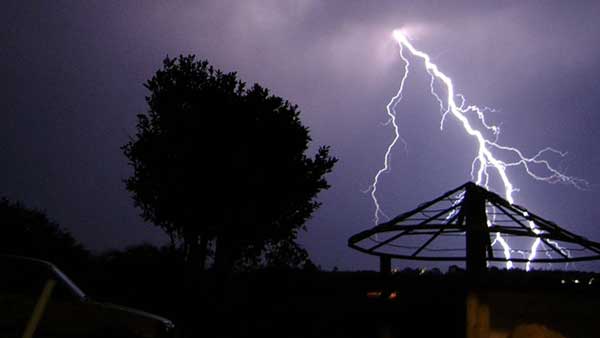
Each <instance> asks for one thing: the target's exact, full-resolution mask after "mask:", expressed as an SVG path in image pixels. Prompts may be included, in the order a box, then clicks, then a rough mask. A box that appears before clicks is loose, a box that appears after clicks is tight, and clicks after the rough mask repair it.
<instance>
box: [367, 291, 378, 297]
mask: <svg viewBox="0 0 600 338" xmlns="http://www.w3.org/2000/svg"><path fill="white" fill-rule="evenodd" d="M379 297H381V291H369V292H367V298H379Z"/></svg>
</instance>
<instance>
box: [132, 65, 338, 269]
mask: <svg viewBox="0 0 600 338" xmlns="http://www.w3.org/2000/svg"><path fill="white" fill-rule="evenodd" d="M145 87H146V88H147V89H148V90H149V92H150V95H149V96H147V97H146V101H147V104H148V111H147V113H144V114H139V115H138V123H137V133H136V135H135V136H134V137H132V138H131V139H130V141H129V142H128V143H127V144H125V145H124V146H123V148H122V150H123V151H124V154H125V156H126V157H127V158H128V159H129V162H130V164H131V166H132V167H133V175H132V176H131V177H129V178H128V179H126V186H127V189H128V190H129V191H130V192H131V193H132V195H133V198H134V201H135V204H136V206H138V207H139V208H140V209H141V211H142V216H143V217H144V219H145V220H147V221H150V222H152V223H154V224H156V225H158V226H160V227H161V228H163V229H164V230H165V231H166V232H167V233H168V234H169V235H170V236H171V238H172V239H173V240H175V241H178V242H180V243H182V244H183V247H184V248H185V250H184V251H185V252H186V253H187V255H188V256H194V255H195V253H194V250H195V248H198V249H199V252H200V253H199V254H198V257H199V258H198V259H199V260H200V261H201V262H204V259H205V257H206V252H207V249H208V246H209V245H210V243H211V242H212V241H213V240H214V239H218V240H219V242H222V243H227V244H225V245H223V244H219V245H220V246H221V247H228V250H227V251H228V253H229V254H230V255H231V257H232V259H236V260H237V261H238V262H245V263H246V264H256V263H257V262H258V263H260V262H262V263H265V262H266V263H269V261H273V262H277V264H280V261H278V260H280V259H281V258H280V256H281V255H284V254H285V255H288V256H289V257H295V260H300V261H302V260H303V258H302V257H304V259H305V258H306V257H307V256H306V252H305V251H303V250H302V249H301V248H300V247H298V246H297V245H296V244H295V239H296V236H297V234H298V231H299V230H301V229H306V225H305V222H306V221H307V219H308V218H309V217H310V216H311V215H312V213H313V212H314V211H315V210H316V209H317V208H318V207H319V205H320V204H319V202H318V201H317V200H316V196H317V194H318V193H319V192H320V191H322V190H324V189H327V188H329V184H328V183H327V181H326V179H325V175H326V174H327V173H329V172H330V171H331V170H332V168H333V166H334V164H335V162H336V159H335V158H334V157H332V156H330V154H329V147H327V146H321V147H319V148H318V150H317V151H316V154H315V155H314V157H310V156H307V155H306V152H307V151H308V148H309V143H310V141H311V138H310V135H309V130H308V128H307V127H305V126H304V125H302V123H301V120H300V111H299V109H298V107H297V106H296V105H293V104H291V103H290V102H288V101H287V100H284V99H283V98H280V97H278V96H275V95H272V94H271V93H270V92H269V90H267V89H266V88H263V87H261V86H260V85H258V84H254V85H253V86H251V87H250V88H247V87H246V84H245V83H244V82H242V81H241V80H240V79H239V78H238V76H237V74H236V73H223V72H221V71H219V70H217V69H215V68H213V67H212V66H210V65H209V64H208V62H207V61H198V60H196V59H195V57H194V56H193V55H190V56H180V57H178V58H174V59H171V58H168V57H167V58H166V59H165V60H164V62H163V67H162V69H159V70H158V71H157V72H156V73H155V74H154V76H153V77H152V78H151V79H150V80H149V81H147V83H146V84H145ZM290 250H291V251H290ZM217 251H219V248H217ZM292 251H293V252H294V254H290V253H291V252H292ZM217 256H218V253H217ZM296 263H297V262H296ZM296 263H294V264H296Z"/></svg>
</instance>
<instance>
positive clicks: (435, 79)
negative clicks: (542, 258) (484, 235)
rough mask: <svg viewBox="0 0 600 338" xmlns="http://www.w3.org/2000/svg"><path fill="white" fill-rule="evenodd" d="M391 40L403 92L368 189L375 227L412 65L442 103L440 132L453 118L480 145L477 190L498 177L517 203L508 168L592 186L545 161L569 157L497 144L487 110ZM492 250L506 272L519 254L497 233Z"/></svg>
mask: <svg viewBox="0 0 600 338" xmlns="http://www.w3.org/2000/svg"><path fill="white" fill-rule="evenodd" d="M393 37H394V39H395V41H396V42H397V43H398V47H399V55H400V58H401V59H402V61H403V62H404V73H403V75H402V79H401V81H400V87H399V89H398V91H397V93H396V95H394V96H393V97H392V98H391V100H390V101H389V103H388V104H387V106H386V112H387V115H388V117H389V121H388V125H391V126H392V128H393V131H394V138H393V140H392V142H391V143H390V144H389V145H388V146H387V148H386V152H385V155H384V160H383V166H382V167H381V169H380V170H379V171H377V173H376V174H375V176H374V177H373V181H372V184H371V186H370V194H371V198H372V200H373V204H374V206H375V211H374V215H373V216H374V222H375V224H379V223H380V220H381V217H384V218H387V216H386V215H385V213H384V212H383V211H382V209H381V205H380V202H379V200H378V194H377V193H378V191H377V188H378V184H379V182H380V181H381V179H382V175H383V174H384V173H386V172H388V171H389V170H390V165H389V164H390V157H391V156H392V151H393V150H394V146H395V145H396V144H397V143H398V141H399V140H402V139H401V137H400V133H399V130H398V123H399V122H398V119H399V116H398V114H397V111H396V108H397V106H398V104H399V103H400V101H401V100H402V95H403V91H404V88H405V84H406V80H407V79H408V77H409V72H410V71H411V67H412V66H413V64H416V65H417V66H422V67H423V68H424V70H425V71H426V72H427V73H428V74H429V76H430V77H431V81H430V91H431V95H432V96H433V98H434V99H435V100H437V102H438V103H439V106H440V109H441V112H442V118H441V121H440V130H443V128H444V123H445V121H446V120H447V119H448V118H454V119H456V120H457V122H458V123H459V124H460V125H461V126H462V128H463V130H464V132H465V133H466V134H467V135H468V136H469V137H470V138H471V139H472V140H473V142H475V144H476V145H477V153H476V154H475V156H474V159H473V162H472V164H471V173H470V176H471V179H472V180H473V181H474V182H475V183H476V184H478V185H480V186H483V187H485V188H486V189H489V183H490V177H491V176H493V175H495V176H497V177H498V179H499V182H501V185H502V188H503V195H504V198H505V199H506V200H507V201H508V202H510V203H511V204H512V203H514V197H513V193H514V192H515V191H516V190H517V189H516V187H515V186H514V185H513V184H512V183H511V181H510V179H509V176H508V173H507V169H509V168H520V169H521V170H524V171H525V172H526V173H527V174H528V175H529V176H530V177H531V178H533V179H535V180H538V181H544V182H548V183H566V184H570V185H573V186H575V187H576V188H578V189H586V188H587V186H588V183H587V182H586V181H585V180H582V179H579V178H575V177H571V176H567V175H565V174H564V173H562V172H561V171H559V170H557V169H555V168H554V167H553V166H552V165H551V163H550V162H549V161H548V160H547V159H545V155H546V154H548V153H553V154H555V155H558V156H565V155H566V154H565V153H562V152H560V151H558V150H555V149H553V148H550V147H548V148H544V149H542V150H540V151H539V152H537V153H536V154H534V155H533V156H527V155H526V154H523V152H521V151H520V150H519V149H518V148H515V147H512V146H507V145H503V144H500V143H498V135H499V133H500V129H499V128H498V127H497V126H496V125H493V124H489V123H488V122H487V121H486V118H485V116H486V112H488V111H489V109H488V108H480V107H479V106H477V105H471V104H467V103H466V102H467V101H466V99H465V97H464V96H462V95H461V94H459V93H457V92H456V90H455V88H454V84H453V83H452V79H451V78H450V77H448V76H447V75H446V74H444V73H443V72H442V71H441V70H440V69H439V68H438V66H437V65H436V64H435V63H433V62H432V61H431V58H430V56H429V55H428V54H427V53H425V52H423V51H420V50H418V49H417V48H415V46H414V45H413V44H412V43H411V41H410V40H409V38H408V35H407V34H406V32H405V31H403V30H395V31H394V32H393ZM436 86H437V87H436ZM436 88H441V89H442V91H443V92H440V91H438V90H436ZM467 116H472V118H471V119H472V120H474V121H475V124H473V123H472V122H471V120H470V119H469V118H468V117H467ZM473 117H474V118H473ZM500 154H502V155H512V156H502V158H514V159H515V160H514V161H505V160H500V159H499V155H500ZM488 222H489V221H488ZM528 226H529V227H530V228H531V230H532V231H533V232H535V233H537V231H538V229H537V227H536V225H535V223H534V222H531V221H530V222H529V223H528ZM492 245H493V246H495V245H498V246H500V247H501V248H502V252H503V254H504V257H505V258H506V259H507V263H506V267H507V268H511V267H512V262H511V261H510V259H511V255H512V254H513V253H515V250H512V249H511V247H510V243H508V241H507V240H505V239H504V238H503V237H502V236H501V235H500V233H497V234H496V236H495V238H494V241H493V243H492ZM544 245H545V244H543V243H541V242H540V239H539V238H537V239H535V240H534V241H533V242H532V243H531V247H530V250H529V252H528V253H527V259H528V260H529V261H531V260H534V258H535V257H536V255H537V254H538V250H539V248H540V246H544ZM549 245H554V246H555V248H556V249H559V250H561V251H564V252H565V253H566V254H568V251H566V250H565V249H563V248H561V247H559V246H558V244H557V243H556V242H549ZM530 265H531V264H530V262H528V263H527V264H526V266H525V268H526V269H527V270H529V269H530Z"/></svg>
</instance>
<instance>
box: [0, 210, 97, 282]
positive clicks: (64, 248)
mask: <svg viewBox="0 0 600 338" xmlns="http://www.w3.org/2000/svg"><path fill="white" fill-rule="evenodd" d="M0 228H1V229H2V236H0V253H2V254H12V255H19V256H28V257H34V258H41V259H45V260H49V261H50V262H52V263H56V264H57V265H59V266H61V268H63V269H65V270H66V271H69V272H71V271H76V270H78V269H80V268H81V267H83V265H84V264H86V263H87V260H88V259H89V257H90V253H89V252H88V251H87V250H86V249H85V248H84V247H83V245H81V243H79V242H78V241H77V240H76V239H75V238H73V236H72V235H71V234H70V233H69V232H68V231H67V230H65V229H63V228H61V227H60V226H59V225H58V224H57V223H55V222H54V221H51V220H50V219H49V218H48V216H46V214H45V213H44V212H42V211H40V210H36V209H31V208H27V207H25V206H24V205H23V204H21V203H19V202H12V201H10V200H8V199H6V198H2V199H0Z"/></svg>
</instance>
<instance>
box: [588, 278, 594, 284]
mask: <svg viewBox="0 0 600 338" xmlns="http://www.w3.org/2000/svg"><path fill="white" fill-rule="evenodd" d="M593 282H594V277H592V278H590V280H589V281H588V285H592V283H593Z"/></svg>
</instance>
